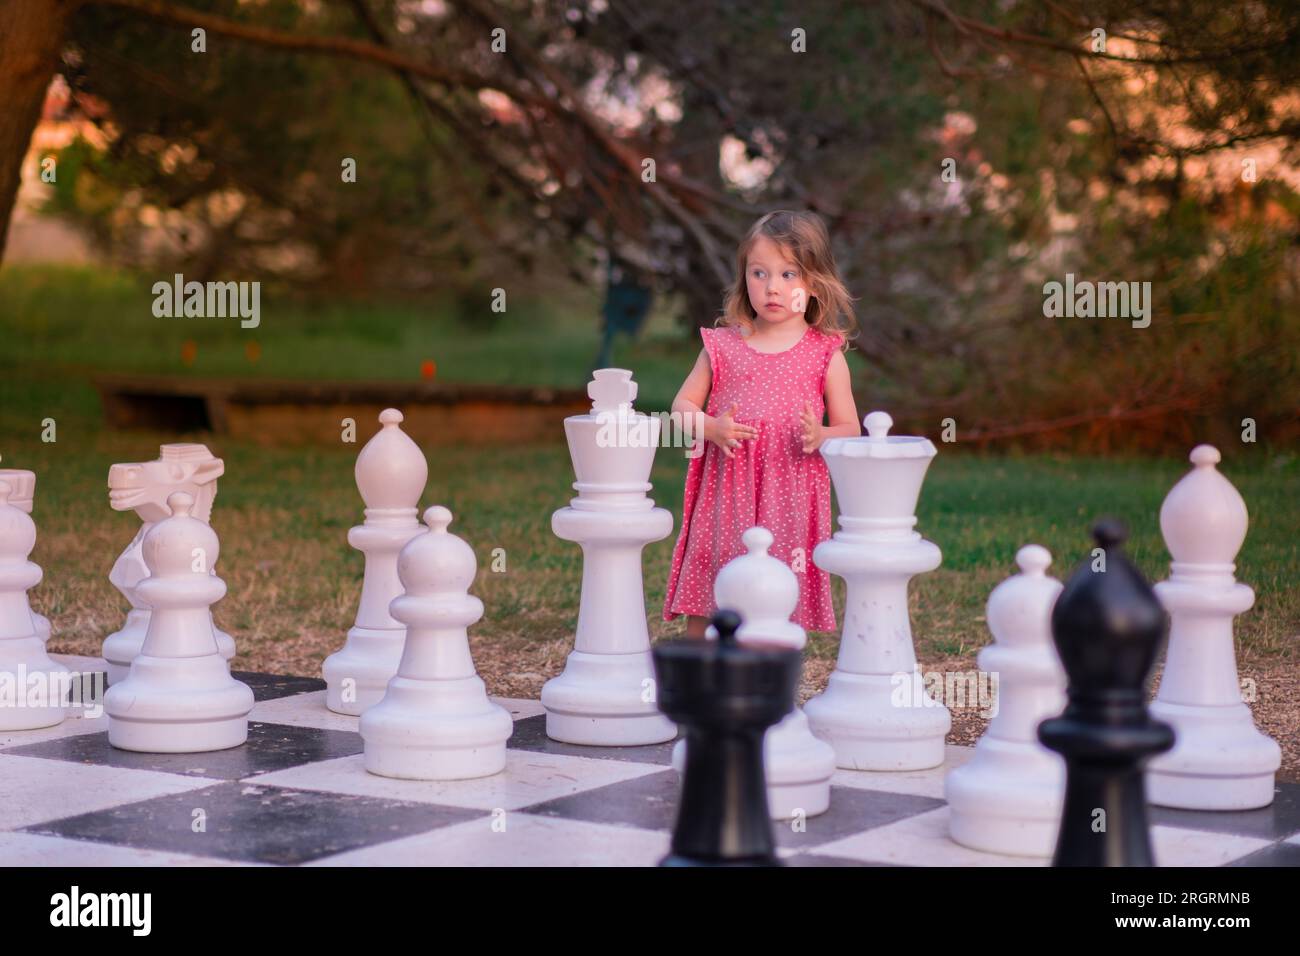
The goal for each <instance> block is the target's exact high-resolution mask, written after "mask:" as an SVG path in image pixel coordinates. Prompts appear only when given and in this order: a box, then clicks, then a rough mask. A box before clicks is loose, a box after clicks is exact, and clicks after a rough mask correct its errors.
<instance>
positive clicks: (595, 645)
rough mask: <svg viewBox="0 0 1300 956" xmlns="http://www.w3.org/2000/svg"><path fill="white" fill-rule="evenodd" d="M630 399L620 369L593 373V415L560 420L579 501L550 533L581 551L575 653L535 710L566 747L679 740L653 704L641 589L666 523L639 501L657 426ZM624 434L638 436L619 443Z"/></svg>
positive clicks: (665, 515)
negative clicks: (645, 565) (644, 562)
mask: <svg viewBox="0 0 1300 956" xmlns="http://www.w3.org/2000/svg"><path fill="white" fill-rule="evenodd" d="M636 391H637V386H636V383H635V382H633V381H632V373H631V372H629V371H627V370H626V369H619V368H605V369H598V370H597V371H596V372H595V373H594V374H593V378H592V381H591V382H590V383H588V385H587V394H588V395H590V396H591V399H592V403H591V412H589V413H588V414H585V415H570V416H569V417H568V418H566V419H565V420H564V433H565V436H566V437H567V438H568V442H569V456H570V458H571V459H572V460H573V470H574V472H575V473H576V475H577V478H578V480H577V481H576V482H574V484H573V487H574V489H575V490H576V491H577V492H578V497H576V498H574V499H572V500H571V501H570V502H569V506H568V507H567V508H561V509H560V510H558V511H556V512H555V513H554V514H553V515H552V516H551V530H552V531H554V532H555V534H556V536H557V537H560V538H563V539H564V540H565V541H576V542H578V544H580V545H581V546H582V595H581V598H580V602H579V607H578V627H577V634H576V636H575V638H574V650H573V652H572V653H570V654H569V657H568V660H567V661H566V663H565V666H564V672H563V673H562V674H560V675H559V676H558V677H555V678H552V679H551V680H549V681H547V682H546V685H545V686H544V687H543V688H542V705H543V706H544V707H545V708H546V733H547V736H549V737H551V738H552V739H553V740H560V741H564V742H566V743H572V744H589V745H606V746H631V745H636V744H654V743H662V742H664V741H666V740H671V739H672V738H673V737H675V736H677V727H676V725H675V724H673V722H672V721H670V720H669V719H668V718H667V717H665V716H664V715H663V714H661V713H660V712H659V708H658V707H657V705H656V704H655V696H654V665H653V662H652V661H651V657H650V632H649V629H648V628H647V627H646V610H645V593H644V590H643V588H642V582H641V551H642V549H643V548H644V547H645V546H646V545H647V544H649V543H650V542H651V541H658V540H660V539H661V538H665V537H667V536H668V534H669V533H670V532H671V531H672V530H673V516H672V512H670V511H668V510H666V509H664V508H656V507H655V503H654V501H653V499H651V498H650V497H649V496H648V495H647V494H646V492H647V491H649V490H650V487H651V485H650V481H649V477H650V469H651V467H652V466H653V465H654V456H655V449H656V448H657V447H658V445H659V426H660V420H659V419H658V418H656V417H653V416H646V415H644V414H643V413H641V412H636V411H633V410H632V399H634V398H635V397H636ZM623 435H627V436H632V435H635V436H637V437H636V438H635V439H632V438H631V437H629V438H628V439H627V440H626V441H622V442H620V441H619V440H618V436H623Z"/></svg>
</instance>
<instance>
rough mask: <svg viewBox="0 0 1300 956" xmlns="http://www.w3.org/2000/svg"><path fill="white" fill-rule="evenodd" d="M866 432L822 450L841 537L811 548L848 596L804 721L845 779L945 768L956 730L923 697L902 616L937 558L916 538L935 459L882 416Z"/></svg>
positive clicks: (869, 420) (874, 416)
mask: <svg viewBox="0 0 1300 956" xmlns="http://www.w3.org/2000/svg"><path fill="white" fill-rule="evenodd" d="M863 424H865V425H866V428H867V434H866V435H865V436H862V437H860V438H832V439H830V440H828V441H827V442H825V443H824V444H823V445H822V448H821V454H822V457H823V458H825V459H826V465H827V467H828V468H829V469H830V473H831V482H832V483H833V484H834V486H835V498H836V500H837V501H838V502H839V506H840V518H839V524H840V530H838V531H836V532H835V534H834V536H833V537H832V538H831V539H830V540H829V541H823V542H822V543H821V544H819V545H817V547H816V549H815V550H814V551H813V560H814V561H815V562H816V564H817V566H818V567H819V568H825V569H826V570H827V571H830V572H831V573H833V574H838V575H839V576H840V577H842V578H844V580H845V581H846V582H847V585H848V590H847V595H846V597H845V601H844V628H843V632H842V633H841V635H840V653H839V658H838V660H837V661H836V663H835V670H834V671H833V672H832V673H831V676H830V680H829V682H828V683H827V685H826V690H825V691H824V692H823V693H821V694H819V695H818V696H816V697H814V698H812V699H811V700H810V701H808V703H807V704H805V705H804V711H805V713H807V714H808V720H809V722H810V723H811V725H812V729H813V733H815V734H816V735H817V736H818V737H820V738H822V739H823V740H825V741H827V742H828V743H829V744H830V745H831V746H832V747H834V748H835V760H836V763H837V765H838V766H840V767H843V768H845V769H846V770H925V769H927V768H929V767H937V766H939V765H940V764H942V763H943V758H944V738H945V736H946V735H947V733H948V729H949V727H951V725H952V718H951V716H950V715H949V713H948V710H947V708H946V707H944V706H943V705H942V704H941V703H939V702H938V701H936V700H935V699H934V698H933V697H931V696H930V695H929V693H928V692H927V691H926V689H925V685H924V681H923V679H922V677H921V673H920V671H919V669H918V668H917V665H916V650H915V648H914V647H913V645H912V624H911V620H910V619H909V616H908V609H907V584H908V581H909V580H910V579H911V577H912V576H913V575H915V574H920V573H921V572H924V571H933V570H934V569H935V568H937V567H938V566H939V562H940V560H941V558H942V555H941V554H940V553H939V548H938V547H937V546H936V545H935V544H934V543H933V542H930V541H926V540H925V539H924V538H922V537H921V536H920V535H919V534H918V533H916V532H915V531H913V530H912V527H913V526H914V525H915V524H916V502H917V500H918V499H919V498H920V495H921V483H922V482H923V481H924V480H925V473H926V470H927V469H928V468H929V467H930V461H931V460H932V459H933V458H934V456H935V454H936V452H935V448H934V445H933V444H932V443H931V442H930V441H929V440H928V439H926V438H920V437H914V436H910V435H890V434H889V429H890V428H891V427H892V426H893V424H894V422H893V419H891V418H890V417H889V415H887V414H886V413H885V412H872V413H871V414H869V415H868V416H867V417H866V419H865V420H864V422H863ZM900 699H901V704H900Z"/></svg>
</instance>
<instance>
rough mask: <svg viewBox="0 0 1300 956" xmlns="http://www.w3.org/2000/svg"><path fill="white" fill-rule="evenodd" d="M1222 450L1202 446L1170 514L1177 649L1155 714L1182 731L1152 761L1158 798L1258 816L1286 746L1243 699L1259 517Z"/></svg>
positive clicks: (1170, 595) (1163, 520) (1166, 592)
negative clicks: (1225, 468)
mask: <svg viewBox="0 0 1300 956" xmlns="http://www.w3.org/2000/svg"><path fill="white" fill-rule="evenodd" d="M1219 459H1220V455H1219V451H1218V449H1216V448H1214V447H1212V446H1210V445H1197V446H1196V447H1195V448H1194V449H1192V453H1191V461H1192V465H1193V467H1192V470H1191V471H1190V472H1188V473H1187V474H1186V475H1184V476H1183V478H1182V479H1181V480H1180V481H1179V482H1178V483H1177V484H1176V485H1174V487H1173V488H1172V489H1171V490H1170V492H1169V494H1168V496H1167V497H1166V498H1165V501H1164V504H1163V505H1162V506H1161V508H1160V530H1161V532H1162V533H1163V534H1164V538H1165V545H1166V546H1167V547H1168V549H1169V553H1170V555H1172V556H1173V564H1172V565H1171V566H1170V576H1169V579H1168V580H1167V581H1161V582H1159V583H1158V584H1157V585H1156V586H1155V591H1156V597H1158V598H1159V599H1160V602H1161V603H1162V604H1163V605H1164V606H1165V609H1166V610H1167V611H1168V612H1169V614H1170V628H1169V652H1168V655H1167V657H1166V659H1165V669H1164V673H1163V674H1162V675H1161V678H1160V690H1159V691H1158V692H1157V694H1156V699H1155V703H1153V704H1152V705H1151V713H1152V715H1153V716H1155V717H1156V718H1157V719H1159V720H1163V721H1165V722H1167V723H1169V724H1170V725H1171V726H1172V727H1173V728H1174V733H1175V735H1176V736H1177V741H1176V743H1175V744H1174V749H1173V750H1171V751H1170V752H1169V753H1167V754H1163V755H1161V756H1159V757H1156V758H1155V759H1154V760H1152V761H1151V768H1150V771H1149V773H1148V785H1149V787H1150V791H1151V802H1152V803H1156V804H1160V805H1162V806H1167V807H1178V808H1181V809H1185V810H1251V809H1255V808H1258V807H1265V806H1268V805H1269V804H1270V803H1272V802H1273V790H1274V783H1273V775H1274V773H1275V772H1276V771H1277V769H1278V767H1280V766H1281V764H1282V750H1281V748H1280V747H1279V746H1278V745H1277V743H1276V742H1275V741H1273V740H1272V739H1270V738H1269V737H1267V736H1265V735H1264V734H1262V733H1260V731H1259V730H1258V728H1256V726H1255V721H1254V718H1253V717H1252V716H1251V713H1250V707H1248V706H1247V705H1246V703H1245V702H1244V701H1243V700H1242V692H1241V687H1240V684H1239V682H1238V678H1237V659H1236V654H1235V653H1234V650H1233V642H1232V621H1233V618H1234V617H1235V616H1236V615H1238V614H1241V613H1243V612H1244V611H1246V610H1248V609H1249V608H1250V607H1251V605H1253V604H1254V603H1255V592H1254V591H1252V590H1251V589H1250V588H1249V587H1248V586H1246V585H1245V584H1242V583H1240V582H1239V581H1237V579H1236V578H1235V577H1234V576H1233V572H1234V570H1235V568H1236V566H1235V564H1234V563H1233V562H1234V561H1235V560H1236V558H1237V552H1238V551H1240V550H1241V546H1242V544H1243V543H1244V542H1245V540H1246V528H1247V526H1248V525H1249V515H1248V513H1247V511H1246V502H1245V501H1243V500H1242V497H1241V495H1240V494H1239V493H1238V492H1237V489H1236V488H1234V487H1233V486H1232V483H1231V482H1230V481H1228V479H1227V478H1225V477H1224V476H1223V475H1222V474H1220V472H1219V471H1218V469H1217V468H1216V467H1215V466H1216V465H1217V464H1218V463H1219Z"/></svg>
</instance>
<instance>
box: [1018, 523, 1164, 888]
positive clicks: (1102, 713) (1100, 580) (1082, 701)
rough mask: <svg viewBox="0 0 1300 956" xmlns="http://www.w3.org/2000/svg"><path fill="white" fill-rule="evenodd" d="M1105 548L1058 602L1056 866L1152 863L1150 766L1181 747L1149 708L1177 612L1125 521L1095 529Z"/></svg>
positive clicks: (1047, 727)
mask: <svg viewBox="0 0 1300 956" xmlns="http://www.w3.org/2000/svg"><path fill="white" fill-rule="evenodd" d="M1092 533H1093V539H1094V540H1095V541H1096V543H1097V547H1096V548H1095V549H1094V551H1093V555H1094V556H1093V557H1092V558H1089V559H1085V560H1084V561H1083V562H1082V563H1080V565H1079V566H1078V567H1077V568H1076V569H1075V570H1074V572H1073V573H1072V574H1071V575H1070V577H1069V579H1068V580H1066V582H1065V587H1064V589H1063V590H1062V591H1061V594H1060V597H1058V598H1057V601H1056V605H1055V606H1054V607H1053V608H1052V640H1053V642H1054V643H1055V645H1056V650H1057V653H1058V654H1059V655H1060V658H1061V663H1062V664H1063V665H1064V667H1065V673H1066V677H1067V680H1068V687H1067V700H1068V703H1067V704H1066V708H1065V711H1064V713H1062V714H1061V715H1060V716H1059V717H1054V718H1051V719H1049V720H1046V721H1044V722H1043V723H1042V724H1040V725H1039V728H1038V738H1039V740H1041V741H1042V742H1043V743H1044V744H1045V745H1046V746H1047V747H1048V748H1049V749H1051V750H1054V751H1056V752H1057V753H1059V754H1061V755H1062V756H1063V757H1064V758H1065V766H1066V776H1065V799H1064V805H1063V808H1062V811H1061V826H1060V831H1059V834H1058V837H1057V843H1056V853H1055V855H1054V857H1053V859H1052V864H1053V865H1054V866H1153V865H1154V859H1153V857H1152V853H1151V835H1150V830H1149V827H1148V824H1147V809H1146V788H1145V785H1144V781H1143V766H1144V764H1145V763H1146V762H1147V761H1148V760H1150V758H1151V757H1153V756H1154V755H1156V754H1158V753H1163V752H1164V751H1166V750H1168V749H1169V748H1170V747H1172V746H1173V745H1174V732H1173V729H1172V728H1170V727H1169V725H1168V724H1164V723H1160V722H1159V721H1156V720H1152V718H1151V716H1150V714H1149V713H1148V711H1147V680H1148V678H1149V676H1150V674H1151V667H1152V665H1153V664H1154V663H1155V660H1156V657H1157V655H1158V654H1159V652H1160V650H1161V648H1162V646H1163V645H1164V642H1165V638H1166V636H1167V634H1168V629H1169V618H1168V616H1167V615H1166V614H1165V611H1164V609H1163V608H1162V607H1161V606H1160V602H1159V601H1158V600H1156V596H1155V592H1154V591H1153V590H1152V589H1151V585H1149V584H1148V583H1147V582H1146V580H1145V579H1144V578H1143V577H1142V575H1141V573H1140V572H1139V571H1138V570H1137V568H1135V567H1134V566H1133V564H1132V562H1130V561H1129V559H1128V558H1127V557H1126V556H1125V555H1124V552H1123V551H1122V550H1121V549H1120V545H1122V544H1123V542H1124V540H1125V539H1126V538H1127V537H1128V532H1127V530H1126V529H1125V527H1124V525H1123V524H1121V523H1120V522H1119V521H1116V520H1114V519H1109V518H1107V519H1103V520H1101V521H1099V522H1097V524H1096V525H1095V526H1094V527H1093V532H1092Z"/></svg>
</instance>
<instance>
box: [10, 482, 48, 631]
mask: <svg viewBox="0 0 1300 956" xmlns="http://www.w3.org/2000/svg"><path fill="white" fill-rule="evenodd" d="M0 481H7V482H8V483H9V503H10V504H11V505H13V506H14V507H15V508H19V509H20V510H21V511H22V512H23V513H24V514H27V515H30V514H31V513H32V505H33V504H34V502H35V499H36V472H34V471H28V470H27V469H25V468H0ZM32 620H33V621H35V622H36V633H37V634H39V635H40V638H41V640H42V641H45V642H46V643H49V640H50V619H49V618H48V617H46V616H45V615H44V614H37V613H36V612H35V611H32Z"/></svg>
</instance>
